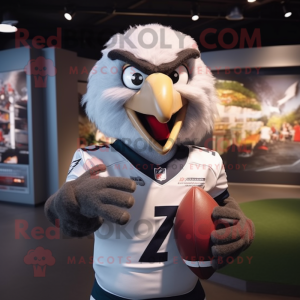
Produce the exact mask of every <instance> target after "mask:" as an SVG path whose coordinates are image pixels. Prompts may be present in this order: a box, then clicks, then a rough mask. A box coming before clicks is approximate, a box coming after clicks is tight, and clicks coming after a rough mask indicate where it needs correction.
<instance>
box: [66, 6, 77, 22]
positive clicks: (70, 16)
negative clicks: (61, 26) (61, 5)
mask: <svg viewBox="0 0 300 300" xmlns="http://www.w3.org/2000/svg"><path fill="white" fill-rule="evenodd" d="M74 16H75V12H74V10H71V9H67V8H66V7H65V13H64V17H65V18H66V19H67V20H68V21H71V20H72V19H73V17H74Z"/></svg>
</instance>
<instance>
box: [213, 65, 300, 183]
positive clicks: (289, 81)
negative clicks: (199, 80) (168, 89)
mask: <svg viewBox="0 0 300 300" xmlns="http://www.w3.org/2000/svg"><path fill="white" fill-rule="evenodd" d="M212 73H213V74H214V76H215V77H216V78H217V82H216V88H217V94H218V98H219V103H218V104H217V107H218V113H219V116H218V118H217V120H216V122H215V128H214V132H213V137H212V144H213V149H214V150H216V151H217V152H218V153H219V154H220V155H221V156H222V158H223V162H224V167H225V169H226V173H227V176H228V180H229V181H231V182H239V183H268V184H270V183H271V184H291V185H298V184H300V92H299V87H300V68H299V67H281V68H235V69H225V70H222V71H213V72H212Z"/></svg>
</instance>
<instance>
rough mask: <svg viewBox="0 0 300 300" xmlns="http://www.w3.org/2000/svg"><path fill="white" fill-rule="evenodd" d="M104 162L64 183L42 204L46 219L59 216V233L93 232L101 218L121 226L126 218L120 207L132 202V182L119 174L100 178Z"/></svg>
mask: <svg viewBox="0 0 300 300" xmlns="http://www.w3.org/2000/svg"><path fill="white" fill-rule="evenodd" d="M105 170H106V167H105V165H97V166H95V167H93V168H91V169H90V170H88V171H87V172H85V173H84V174H83V175H81V176H80V177H78V178H77V179H76V180H74V181H69V182H66V183H65V184H64V185H63V186H62V187H61V188H60V189H59V190H58V192H57V193H55V194H54V195H52V196H51V197H50V198H49V199H48V200H47V202H46V204H45V213H46V216H47V217H48V219H49V220H50V221H51V222H52V223H53V224H55V220H56V219H59V222H60V224H59V225H60V228H61V230H62V232H63V233H64V234H66V235H68V236H73V237H74V236H75V237H82V236H86V235H89V234H91V233H93V232H95V231H96V230H97V229H98V228H99V227H100V226H101V224H102V223H103V220H109V221H111V222H114V223H117V224H120V225H123V224H125V223H127V222H128V220H129V219H130V215H129V213H128V212H127V211H126V210H124V209H122V208H130V207H132V205H133V204H134V198H133V196H132V195H131V194H130V193H133V192H134V191H135V188H136V183H135V182H134V181H133V180H130V179H128V178H122V177H100V176H97V175H98V174H99V173H100V172H104V171H105Z"/></svg>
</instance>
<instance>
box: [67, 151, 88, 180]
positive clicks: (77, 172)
mask: <svg viewBox="0 0 300 300" xmlns="http://www.w3.org/2000/svg"><path fill="white" fill-rule="evenodd" d="M85 171H86V170H85V168H84V161H83V155H82V151H81V150H80V149H78V150H77V151H76V152H75V154H74V156H73V159H72V162H71V165H70V168H69V171H68V175H67V179H66V181H72V180H75V179H77V178H78V177H79V176H81V175H82V174H83V173H84V172H85Z"/></svg>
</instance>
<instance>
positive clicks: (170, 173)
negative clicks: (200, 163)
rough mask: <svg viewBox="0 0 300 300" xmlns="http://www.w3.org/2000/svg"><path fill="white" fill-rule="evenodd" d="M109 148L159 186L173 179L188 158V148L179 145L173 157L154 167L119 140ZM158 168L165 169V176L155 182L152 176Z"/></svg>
mask: <svg viewBox="0 0 300 300" xmlns="http://www.w3.org/2000/svg"><path fill="white" fill-rule="evenodd" d="M111 146H112V148H113V149H115V150H116V151H118V152H119V153H120V154H122V155H123V156H124V157H125V158H126V159H127V160H128V161H129V162H130V163H131V164H132V165H133V166H134V167H135V168H136V169H138V170H139V171H140V172H142V173H143V174H145V175H146V176H148V177H149V178H151V179H152V180H154V181H155V182H157V183H159V184H161V185H163V184H165V183H167V182H168V181H169V180H171V179H172V178H174V177H175V176H176V175H177V174H178V173H179V172H180V171H181V170H182V169H183V167H184V166H185V164H186V162H187V159H188V157H189V148H188V147H186V146H182V145H181V146H178V148H177V151H176V153H175V155H174V156H173V157H172V158H171V159H170V160H168V161H167V162H165V163H163V164H161V165H156V164H154V163H152V162H150V161H149V160H147V159H145V158H143V157H142V156H140V155H139V154H137V153H136V152H134V151H133V150H132V149H131V148H130V147H128V146H127V145H126V144H124V143H123V142H122V141H121V140H116V141H115V142H114V143H113V144H111ZM159 167H161V168H165V169H166V173H167V176H166V179H165V180H162V181H160V180H157V179H156V178H155V176H154V169H158V168H159Z"/></svg>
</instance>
